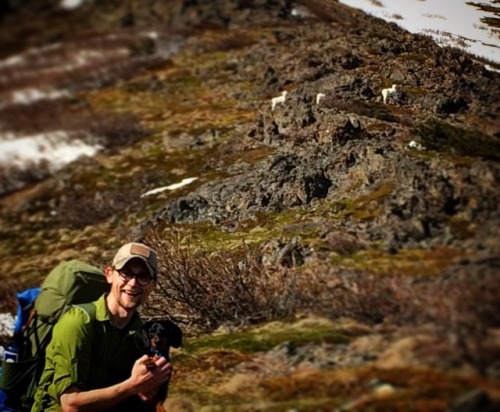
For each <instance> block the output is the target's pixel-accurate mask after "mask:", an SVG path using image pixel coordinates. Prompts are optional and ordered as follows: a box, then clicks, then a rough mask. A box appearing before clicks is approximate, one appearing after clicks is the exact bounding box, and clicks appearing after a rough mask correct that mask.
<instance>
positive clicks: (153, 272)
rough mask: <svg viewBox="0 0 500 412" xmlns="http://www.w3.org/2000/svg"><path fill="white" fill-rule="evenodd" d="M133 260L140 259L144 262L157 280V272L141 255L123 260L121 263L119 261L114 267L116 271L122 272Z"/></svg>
mask: <svg viewBox="0 0 500 412" xmlns="http://www.w3.org/2000/svg"><path fill="white" fill-rule="evenodd" d="M132 259H140V260H142V261H143V262H144V264H145V265H146V267H147V269H148V271H149V274H150V275H151V277H152V278H154V279H156V270H155V269H154V268H153V267H152V266H151V265H150V264H149V262H148V260H147V259H146V258H144V257H142V256H139V255H135V256H129V257H127V258H125V259H122V260H120V261H118V262H117V263H115V265H114V268H115V269H116V270H121V269H123V268H124V267H125V265H126V264H127V263H128V262H130V261H131V260H132Z"/></svg>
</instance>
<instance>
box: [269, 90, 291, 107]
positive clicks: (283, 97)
mask: <svg viewBox="0 0 500 412" xmlns="http://www.w3.org/2000/svg"><path fill="white" fill-rule="evenodd" d="M287 94H288V92H287V91H286V90H285V91H283V92H281V96H278V97H273V98H272V99H271V110H274V108H275V107H276V105H277V104H279V103H285V100H286V95H287Z"/></svg>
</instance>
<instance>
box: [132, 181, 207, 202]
mask: <svg viewBox="0 0 500 412" xmlns="http://www.w3.org/2000/svg"><path fill="white" fill-rule="evenodd" d="M197 179H198V178H197V177H188V178H186V179H182V181H180V182H179V183H174V184H172V185H169V186H162V187H157V188H156V189H152V190H149V191H148V192H146V193H143V194H142V195H141V197H146V196H150V195H154V194H156V193H161V192H164V191H165V190H176V189H179V188H181V187H183V186H186V185H188V184H190V183H192V182H194V181H195V180H197Z"/></svg>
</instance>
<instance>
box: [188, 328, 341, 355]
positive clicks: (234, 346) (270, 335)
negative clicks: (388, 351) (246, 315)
mask: <svg viewBox="0 0 500 412" xmlns="http://www.w3.org/2000/svg"><path fill="white" fill-rule="evenodd" d="M348 341H349V338H348V337H347V336H346V335H345V334H343V333H342V332H340V331H338V330H336V329H334V328H333V327H325V326H317V327H315V328H311V329H294V328H290V329H286V330H278V331H258V332H255V331H248V332H237V333H232V334H224V335H212V336H206V337H201V338H198V339H195V340H192V341H190V342H186V345H185V346H184V350H185V351H186V352H187V353H188V354H192V353H197V352H199V351H204V350H209V349H225V350H237V351H240V352H243V353H255V352H262V351H269V350H270V349H272V348H274V347H275V346H277V345H278V344H280V343H283V342H289V343H290V344H291V345H296V346H301V345H304V344H306V343H322V342H323V343H335V344H340V343H346V342H348Z"/></svg>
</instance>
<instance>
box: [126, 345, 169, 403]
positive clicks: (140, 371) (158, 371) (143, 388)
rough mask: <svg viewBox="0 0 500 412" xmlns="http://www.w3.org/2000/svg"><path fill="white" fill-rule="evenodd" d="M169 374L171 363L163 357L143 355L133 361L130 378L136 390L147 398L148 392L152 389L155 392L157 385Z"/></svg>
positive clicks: (167, 377)
mask: <svg viewBox="0 0 500 412" xmlns="http://www.w3.org/2000/svg"><path fill="white" fill-rule="evenodd" d="M171 376H172V365H170V363H168V362H167V360H166V359H165V358H163V357H161V358H157V359H156V360H153V359H152V358H150V357H149V356H147V355H144V356H142V357H141V358H139V359H138V360H137V361H136V362H135V364H134V367H133V368H132V374H131V376H130V379H131V381H132V383H133V386H134V387H135V390H136V392H137V393H138V394H142V395H143V396H145V397H148V398H149V394H150V393H152V392H153V391H155V393H156V390H157V389H158V387H159V386H160V385H161V384H162V383H164V382H166V381H168V380H169V379H170V377H171ZM139 396H141V395H139ZM141 398H142V396H141Z"/></svg>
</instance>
